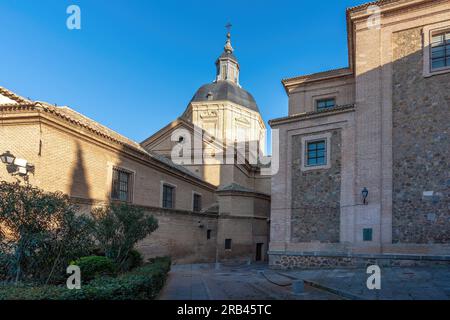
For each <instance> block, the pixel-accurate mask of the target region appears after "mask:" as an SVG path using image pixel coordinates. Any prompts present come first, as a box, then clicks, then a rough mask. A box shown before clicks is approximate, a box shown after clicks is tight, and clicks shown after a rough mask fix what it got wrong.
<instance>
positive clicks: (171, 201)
mask: <svg viewBox="0 0 450 320" xmlns="http://www.w3.org/2000/svg"><path fill="white" fill-rule="evenodd" d="M174 205H175V187H173V186H170V185H168V184H163V201H162V207H163V208H165V209H173V208H174Z"/></svg>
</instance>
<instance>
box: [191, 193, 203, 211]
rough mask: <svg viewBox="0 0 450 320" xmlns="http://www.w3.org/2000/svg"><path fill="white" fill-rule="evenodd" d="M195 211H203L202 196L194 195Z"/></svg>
mask: <svg viewBox="0 0 450 320" xmlns="http://www.w3.org/2000/svg"><path fill="white" fill-rule="evenodd" d="M193 202H194V203H193V209H194V212H200V211H202V196H201V195H199V194H197V193H194V199H193Z"/></svg>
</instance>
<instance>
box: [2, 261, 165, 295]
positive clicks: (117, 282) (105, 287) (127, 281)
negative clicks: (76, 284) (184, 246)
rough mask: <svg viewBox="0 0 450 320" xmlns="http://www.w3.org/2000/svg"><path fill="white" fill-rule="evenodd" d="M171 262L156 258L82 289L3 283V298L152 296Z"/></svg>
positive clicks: (163, 280)
mask: <svg viewBox="0 0 450 320" xmlns="http://www.w3.org/2000/svg"><path fill="white" fill-rule="evenodd" d="M170 265H171V261H170V258H157V259H153V261H152V262H151V263H148V264H145V265H143V266H142V267H140V268H137V269H134V270H133V271H131V272H127V273H124V274H121V275H119V276H117V277H115V278H113V277H101V278H97V279H95V280H93V281H91V282H90V283H89V284H86V285H83V286H82V287H81V289H80V290H68V289H67V288H66V287H63V286H39V287H33V286H14V285H0V300H148V299H150V300H151V299H155V298H156V296H157V295H158V293H159V292H160V290H161V289H162V287H163V286H164V283H165V280H166V278H167V273H168V272H169V270H170Z"/></svg>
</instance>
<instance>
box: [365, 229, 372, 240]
mask: <svg viewBox="0 0 450 320" xmlns="http://www.w3.org/2000/svg"><path fill="white" fill-rule="evenodd" d="M372 233H373V230H372V229H371V228H368V229H363V241H372Z"/></svg>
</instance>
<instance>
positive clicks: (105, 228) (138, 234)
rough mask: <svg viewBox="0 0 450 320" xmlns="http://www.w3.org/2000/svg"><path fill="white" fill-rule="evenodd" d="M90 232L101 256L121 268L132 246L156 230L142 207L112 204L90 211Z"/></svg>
mask: <svg viewBox="0 0 450 320" xmlns="http://www.w3.org/2000/svg"><path fill="white" fill-rule="evenodd" d="M92 216H93V220H94V221H93V232H94V236H95V238H96V239H97V241H98V243H99V245H100V247H101V248H102V249H103V250H104V252H105V255H106V256H107V257H108V258H110V259H112V260H114V261H115V262H116V263H117V265H118V266H119V267H120V268H121V270H125V269H124V264H125V261H126V260H127V257H128V254H129V252H130V251H131V250H133V247H134V245H135V244H136V243H137V242H138V241H140V240H143V239H145V238H146V237H147V236H149V235H150V234H151V233H152V232H153V231H155V230H156V229H157V228H158V221H157V220H156V219H155V218H154V217H153V216H151V215H147V214H146V213H145V212H144V210H143V209H142V208H139V207H136V206H132V205H128V204H112V205H110V206H107V207H101V208H96V209H94V210H93V211H92Z"/></svg>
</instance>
